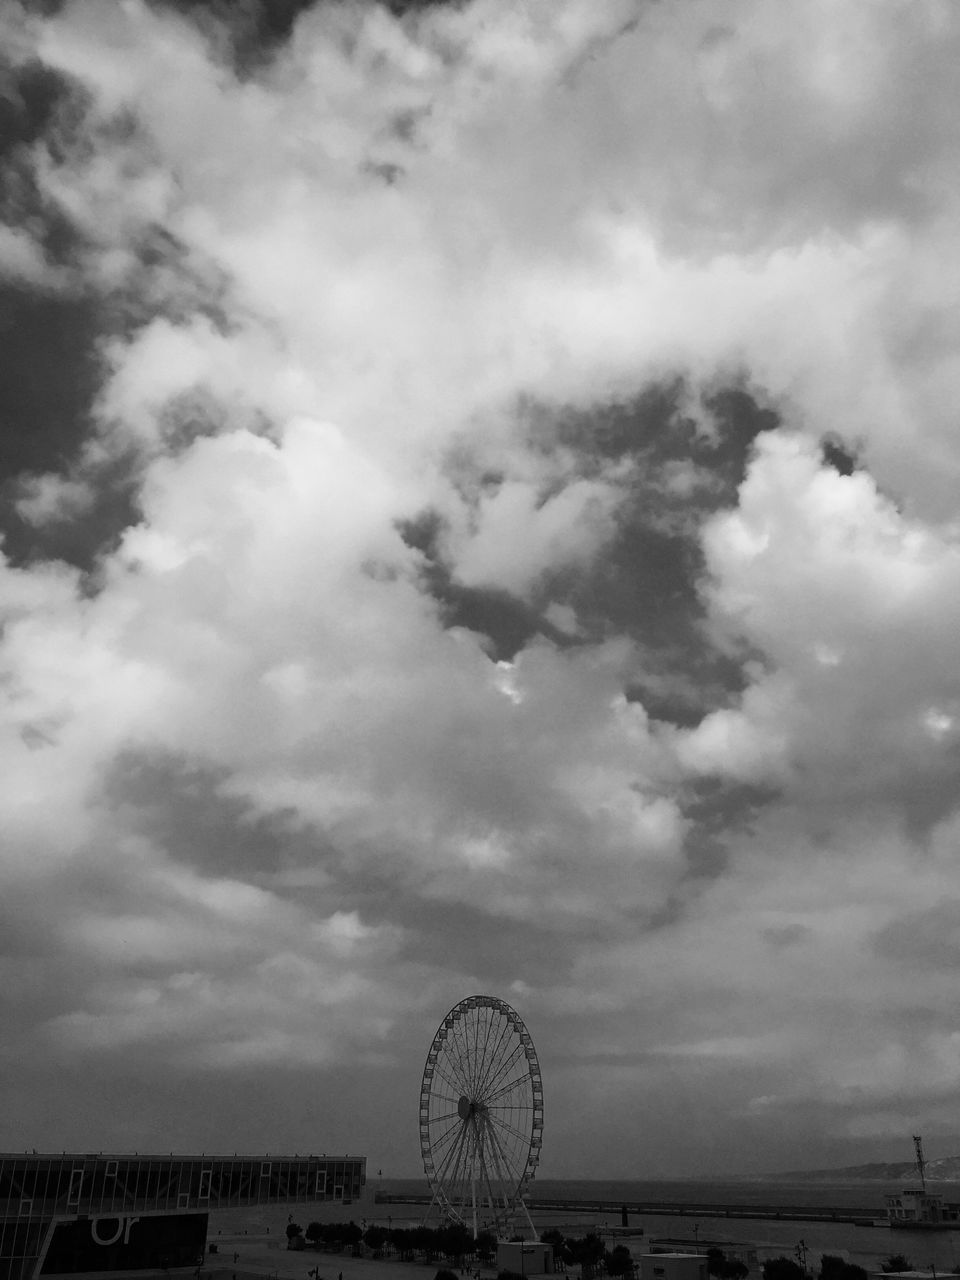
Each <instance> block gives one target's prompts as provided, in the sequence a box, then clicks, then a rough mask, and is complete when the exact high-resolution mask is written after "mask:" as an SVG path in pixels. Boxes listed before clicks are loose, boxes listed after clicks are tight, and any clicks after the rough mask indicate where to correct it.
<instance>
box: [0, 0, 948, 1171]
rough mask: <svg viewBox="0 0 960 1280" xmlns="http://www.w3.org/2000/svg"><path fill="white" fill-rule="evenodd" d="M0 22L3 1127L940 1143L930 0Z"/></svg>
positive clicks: (104, 10)
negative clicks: (493, 1122)
mask: <svg viewBox="0 0 960 1280" xmlns="http://www.w3.org/2000/svg"><path fill="white" fill-rule="evenodd" d="M0 49H2V50H3V53H2V59H3V67H2V81H0V156H2V159H0V333H2V346H0V529H2V536H3V542H2V550H3V559H2V566H0V620H2V625H0V697H2V703H0V789H2V797H3V799H2V803H3V815H4V816H3V823H2V828H3V829H2V834H0V1006H2V1007H0V1020H2V1025H3V1027H4V1035H3V1038H2V1043H0V1092H2V1096H3V1097H4V1099H5V1101H6V1105H5V1106H4V1107H3V1113H2V1117H0V1149H5V1150H8V1151H15V1150H21V1149H24V1148H34V1147H36V1148H38V1149H40V1150H56V1151H59V1150H61V1149H66V1150H70V1149H80V1150H110V1149H119V1150H140V1151H143V1150H169V1149H174V1150H177V1151H181V1152H190V1151H199V1150H206V1151H211V1150H213V1151H221V1152H226V1151H231V1152H232V1151H234V1150H240V1151H252V1152H271V1151H272V1152H281V1151H283V1152H294V1151H308V1150H309V1151H314V1152H319V1151H326V1152H328V1153H332V1152H340V1151H343V1152H348V1151H349V1152H350V1153H351V1154H360V1155H366V1156H367V1157H368V1159H369V1162H370V1167H371V1169H372V1170H373V1169H378V1168H382V1169H383V1172H384V1176H388V1175H392V1176H397V1177H401V1176H403V1177H415V1176H417V1175H418V1173H419V1172H420V1168H421V1166H420V1155H419V1144H418V1128H417V1103H418V1096H419V1088H420V1078H421V1073H422V1070H423V1063H424V1058H425V1056H426V1053H427V1050H428V1049H429V1046H430V1042H431V1039H432V1037H433V1034H434V1031H435V1030H436V1028H437V1025H438V1024H439V1023H440V1021H441V1019H442V1018H443V1016H444V1014H445V1013H446V1012H447V1010H448V1009H450V1008H451V1006H453V1005H454V1004H456V1003H457V1002H458V1001H459V1000H461V999H463V998H464V997H467V996H469V995H473V994H479V993H486V994H492V995H496V996H499V997H501V998H502V999H504V1000H506V1001H508V1002H509V1003H510V1004H512V1005H513V1007H514V1008H515V1009H516V1010H517V1011H518V1013H519V1014H520V1016H521V1017H522V1018H523V1019H524V1021H525V1023H526V1025H527V1027H528V1029H529V1031H530V1033H531V1035H532V1037H533V1040H534V1043H535V1045H536V1047H537V1052H538V1055H539V1059H540V1064H541V1070H542V1074H543V1082H544V1096H545V1104H544V1107H545V1124H544V1136H543V1159H542V1165H541V1173H542V1176H544V1177H551V1178H558V1177H585V1176H592V1177H598V1178H600V1177H605V1178H626V1177H636V1178H643V1177H648V1178H650V1177H652V1178H658V1177H659V1178H664V1177H673V1176H707V1177H708V1176H716V1175H717V1174H720V1173H743V1174H750V1173H761V1172H765V1171H775V1170H783V1169H797V1168H803V1167H810V1168H812V1167H820V1166H828V1165H837V1164H852V1163H856V1162H860V1161H863V1160H869V1159H898V1158H902V1159H909V1158H910V1156H911V1154H912V1144H911V1141H910V1138H911V1135H912V1134H914V1133H923V1135H924V1138H925V1143H926V1149H927V1154H928V1156H936V1155H941V1154H949V1153H952V1152H955V1151H957V1150H960V1121H958V1110H957V1109H958V1102H960V997H958V989H960V988H958V982H957V977H958V970H960V860H958V844H960V805H958V798H957V797H958V790H957V777H958V764H960V646H958V639H957V637H958V625H960V498H958V495H960V432H958V430H957V426H958V422H957V405H958V402H960V319H958V316H960V313H958V309H957V302H958V297H960V217H958V214H960V186H958V177H957V175H958V174H960V80H958V78H957V76H956V66H957V61H958V57H960V12H958V8H957V6H956V5H955V4H954V3H952V0H885V2H884V3H882V4H878V3H876V0H809V2H808V3H803V4H794V5H770V4H769V3H767V2H766V0H737V2H736V3H733V2H730V0H669V2H664V3H659V4H657V3H651V2H649V0H603V2H602V3H599V4H598V3H597V0H517V2H516V3H511V4H503V3H501V2H500V0H465V2H464V3H446V4H444V3H433V4H431V3H411V2H410V0H394V2H393V3H392V4H390V5H385V4H383V3H373V2H372V0H369V2H368V0H317V2H315V3H310V2H309V0H283V2H281V0H273V2H272V3H270V2H268V0H244V2H243V3H233V4H228V3H226V2H224V3H220V4H217V3H206V4H200V3H187V2H186V0H180V2H179V3H174V2H173V0H152V2H148V0H36V2H35V3H26V2H24V0H20V2H15V3H13V4H9V5H6V6H3V7H2V9H0Z"/></svg>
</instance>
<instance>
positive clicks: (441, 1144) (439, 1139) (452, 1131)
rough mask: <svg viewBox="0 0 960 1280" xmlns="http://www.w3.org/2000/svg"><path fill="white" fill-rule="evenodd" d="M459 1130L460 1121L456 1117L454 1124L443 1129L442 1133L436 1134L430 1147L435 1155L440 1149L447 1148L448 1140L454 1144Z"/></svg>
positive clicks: (460, 1126)
mask: <svg viewBox="0 0 960 1280" xmlns="http://www.w3.org/2000/svg"><path fill="white" fill-rule="evenodd" d="M461 1128H462V1124H461V1121H460V1117H459V1116H458V1117H457V1120H456V1122H455V1123H454V1124H451V1125H448V1126H447V1128H446V1129H444V1131H443V1133H441V1134H438V1135H437V1136H436V1137H435V1138H434V1139H433V1140H432V1142H431V1146H432V1148H433V1150H434V1152H435V1153H436V1154H439V1153H440V1151H441V1150H442V1149H444V1148H446V1147H447V1146H448V1140H449V1142H455V1141H456V1138H457V1134H458V1133H459V1131H460V1129H461Z"/></svg>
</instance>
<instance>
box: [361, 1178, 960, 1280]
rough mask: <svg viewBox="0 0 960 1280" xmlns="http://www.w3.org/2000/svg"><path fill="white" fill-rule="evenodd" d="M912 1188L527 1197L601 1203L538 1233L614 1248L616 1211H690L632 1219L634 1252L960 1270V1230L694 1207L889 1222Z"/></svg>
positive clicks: (611, 1189) (948, 1196) (593, 1189)
mask: <svg viewBox="0 0 960 1280" xmlns="http://www.w3.org/2000/svg"><path fill="white" fill-rule="evenodd" d="M371 1181H374V1183H375V1186H374V1189H375V1190H376V1189H380V1190H382V1191H383V1192H385V1193H392V1194H394V1195H401V1194H418V1195H423V1194H425V1193H426V1192H427V1186H426V1184H425V1182H424V1181H423V1180H419V1181H417V1180H416V1179H388V1178H384V1179H382V1180H376V1179H372V1180H371ZM904 1185H905V1184H903V1183H900V1182H897V1183H882V1182H863V1181H861V1182H839V1181H838V1182H809V1181H796V1182H794V1181H781V1180H779V1179H778V1180H775V1181H756V1182H753V1181H747V1180H739V1179H738V1180H736V1181H729V1182H713V1181H707V1180H703V1181H700V1180H694V1179H690V1180H685V1181H675V1182H650V1181H642V1182H641V1181H638V1182H620V1181H598V1180H593V1179H582V1180H581V1179H544V1180H543V1181H540V1179H537V1181H536V1182H535V1183H534V1184H533V1185H532V1187H531V1190H530V1199H532V1200H537V1199H544V1200H553V1199H565V1200H572V1201H584V1200H596V1201H602V1202H603V1203H605V1204H608V1205H610V1206H611V1208H610V1209H609V1210H608V1211H606V1212H604V1213H603V1214H597V1213H590V1212H587V1213H579V1214H576V1213H560V1212H551V1213H540V1212H538V1213H536V1214H535V1223H536V1225H537V1227H538V1228H540V1229H541V1230H546V1229H547V1228H549V1227H559V1228H560V1229H562V1230H564V1232H565V1233H566V1234H570V1235H573V1234H585V1233H586V1232H587V1231H599V1232H600V1233H601V1234H604V1235H606V1236H607V1237H608V1238H609V1239H610V1241H611V1243H612V1242H613V1239H614V1231H615V1230H616V1231H619V1229H620V1226H621V1218H620V1214H619V1212H617V1210H616V1208H615V1207H614V1206H617V1205H621V1204H626V1205H629V1204H631V1203H638V1204H649V1203H654V1202H660V1203H662V1204H678V1203H681V1204H684V1205H688V1206H689V1207H690V1208H691V1209H692V1210H693V1211H694V1212H693V1213H692V1214H690V1215H687V1214H684V1215H682V1216H678V1215H676V1214H656V1213H649V1214H642V1215H638V1214H630V1216H629V1227H630V1229H631V1230H637V1231H639V1230H640V1229H642V1230H643V1237H642V1238H628V1239H625V1240H623V1243H627V1244H629V1246H630V1249H631V1252H632V1253H634V1254H635V1255H636V1254H638V1253H642V1252H643V1251H644V1247H645V1242H646V1241H648V1240H650V1239H651V1238H657V1237H660V1238H664V1237H665V1238H668V1239H671V1240H686V1241H689V1242H690V1243H694V1242H697V1241H699V1242H702V1241H704V1240H710V1241H728V1242H730V1244H731V1245H733V1243H734V1242H736V1243H737V1244H739V1245H741V1246H743V1247H752V1248H754V1249H755V1250H756V1252H757V1256H758V1259H759V1260H760V1262H763V1261H764V1260H765V1259H766V1258H771V1257H778V1256H780V1255H783V1256H786V1257H789V1258H794V1259H797V1260H799V1259H800V1258H801V1257H802V1258H804V1259H805V1264H806V1268H807V1269H808V1270H809V1271H810V1272H812V1273H813V1274H814V1275H815V1274H816V1273H817V1272H818V1271H819V1268H820V1257H821V1256H822V1255H823V1254H825V1253H827V1254H834V1255H838V1256H840V1257H842V1258H845V1259H846V1260H847V1261H848V1262H853V1263H856V1264H857V1265H858V1266H861V1267H864V1268H866V1270H867V1271H879V1270H880V1268H881V1265H882V1263H883V1262H884V1261H885V1260H886V1259H887V1258H888V1257H889V1256H890V1255H891V1254H894V1253H899V1254H904V1255H905V1256H906V1257H907V1258H908V1259H909V1261H910V1262H911V1263H912V1265H913V1267H914V1268H916V1269H917V1270H923V1271H930V1270H932V1271H933V1272H934V1273H936V1274H938V1275H943V1274H944V1273H949V1272H952V1271H954V1270H955V1269H958V1270H960V1231H909V1230H907V1231H903V1230H897V1231H893V1230H891V1229H890V1228H889V1227H888V1226H886V1225H885V1224H884V1225H882V1226H861V1225H858V1224H853V1223H844V1222H795V1221H792V1220H786V1221H785V1220H771V1219H769V1218H727V1217H718V1216H714V1215H710V1214H708V1213H703V1214H699V1213H696V1206H697V1205H700V1204H702V1205H711V1206H714V1207H715V1206H717V1205H731V1206H733V1205H738V1206H742V1205H757V1206H760V1205H764V1206H782V1207H784V1208H786V1207H788V1206H791V1207H792V1206H798V1205H802V1206H804V1207H805V1208H823V1209H828V1210H829V1209H836V1210H839V1211H844V1212H847V1213H850V1214H852V1215H853V1216H856V1217H863V1218H867V1219H877V1220H882V1219H883V1218H884V1215H885V1204H884V1195H885V1194H886V1193H887V1192H891V1191H900V1190H902V1189H903V1187H904ZM927 1187H928V1189H929V1190H931V1191H936V1192H939V1193H940V1194H942V1195H943V1197H944V1199H945V1200H947V1201H955V1202H960V1183H958V1182H937V1183H933V1182H929V1181H928V1183H927ZM388 1214H389V1215H390V1216H391V1218H392V1221H393V1222H394V1223H396V1222H398V1221H400V1220H407V1219H409V1220H417V1221H419V1220H421V1219H422V1217H423V1214H424V1206H423V1205H399V1204H392V1205H390V1206H389V1209H388V1208H387V1206H385V1205H384V1206H378V1208H377V1210H376V1217H377V1221H381V1220H382V1221H386V1218H387V1215H388Z"/></svg>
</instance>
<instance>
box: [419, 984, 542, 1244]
mask: <svg viewBox="0 0 960 1280" xmlns="http://www.w3.org/2000/svg"><path fill="white" fill-rule="evenodd" d="M542 1143H543V1081H542V1079H541V1076H540V1063H539V1062H538V1061H537V1051H536V1049H534V1047H533V1040H532V1039H531V1038H530V1033H529V1032H528V1031H527V1029H526V1027H525V1026H524V1025H523V1022H522V1021H521V1018H520V1015H519V1014H518V1013H517V1012H516V1011H515V1010H514V1009H512V1008H511V1007H510V1005H508V1004H507V1002H506V1001H505V1000H499V999H497V997H496V996H469V997H468V998H467V999H466V1000H461V1001H460V1003H459V1004H456V1005H454V1007H453V1008H452V1009H451V1010H450V1012H449V1013H448V1014H447V1016H446V1017H445V1018H444V1020H443V1021H442V1022H441V1023H440V1026H439V1027H438V1029H437V1034H436V1035H435V1036H434V1037H433V1043H432V1044H431V1046H430V1052H429V1053H428V1054H427V1061H426V1065H425V1066H424V1068H423V1080H422V1082H421V1084H420V1152H421V1155H422V1156H423V1168H424V1172H425V1173H426V1175H427V1181H428V1183H429V1184H430V1187H431V1189H432V1191H433V1200H432V1201H431V1209H432V1207H433V1205H437V1206H438V1208H439V1209H440V1211H441V1213H444V1214H445V1215H446V1216H447V1217H448V1218H451V1219H453V1220H454V1221H456V1222H461V1223H463V1224H464V1226H466V1227H468V1228H469V1229H470V1230H471V1231H472V1232H473V1235H474V1238H476V1237H477V1235H478V1233H479V1232H480V1231H481V1230H484V1229H486V1230H493V1231H494V1232H495V1233H496V1234H497V1235H504V1234H507V1233H508V1232H520V1233H522V1232H523V1229H524V1225H525V1226H526V1227H527V1228H529V1231H530V1233H531V1235H532V1237H533V1239H536V1238H537V1232H536V1229H535V1227H534V1225H533V1222H532V1221H531V1219H530V1214H529V1212H528V1210H527V1206H526V1204H525V1203H524V1198H523V1196H524V1191H525V1190H526V1188H527V1186H528V1184H529V1183H530V1182H532V1181H533V1178H534V1175H535V1174H536V1171H537V1165H538V1164H539V1162H540V1148H541V1145H542Z"/></svg>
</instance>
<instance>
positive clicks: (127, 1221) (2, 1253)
mask: <svg viewBox="0 0 960 1280" xmlns="http://www.w3.org/2000/svg"><path fill="white" fill-rule="evenodd" d="M366 1163H367V1162H366V1158H365V1157H364V1156H326V1155H321V1156H313V1155H310V1156H299V1155H294V1156H271V1155H265V1156H250V1155H246V1156H240V1155H233V1156H208V1155H199V1156H196V1155H192V1156H191V1155H184V1156H175V1155H172V1154H171V1155H140V1154H138V1153H134V1154H133V1155H121V1154H105V1153H103V1152H98V1153H97V1154H96V1155H77V1154H69V1153H62V1154H60V1155H36V1154H30V1155H28V1154H24V1155H19V1154H9V1155H2V1154H0V1280H35V1278H38V1277H40V1276H44V1277H54V1276H67V1275H70V1276H73V1275H78V1274H85V1275H88V1276H92V1275H95V1274H97V1273H100V1272H105V1273H111V1274H113V1275H114V1276H115V1275H116V1273H119V1272H137V1271H150V1270H158V1271H176V1270H177V1269H182V1268H192V1269H195V1268H196V1267H197V1266H198V1264H199V1263H200V1262H202V1260H203V1256H204V1252H205V1250H206V1239H207V1216H208V1213H209V1211H210V1210H211V1209H227V1208H240V1207H243V1206H247V1205H259V1204H264V1205H265V1204H303V1205H310V1204H331V1203H336V1202H338V1201H339V1202H341V1203H343V1204H344V1206H347V1205H349V1204H350V1203H351V1202H352V1201H354V1200H358V1199H359V1198H360V1196H361V1194H362V1191H363V1187H364V1185H365V1183H366Z"/></svg>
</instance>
